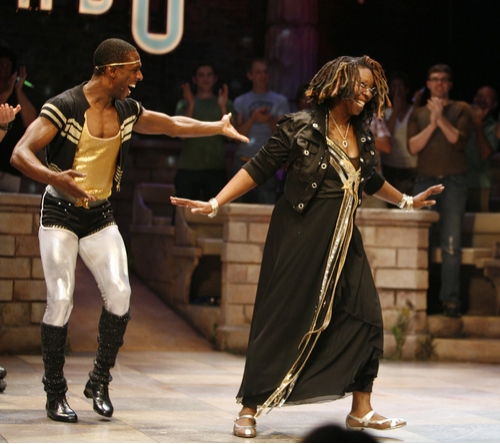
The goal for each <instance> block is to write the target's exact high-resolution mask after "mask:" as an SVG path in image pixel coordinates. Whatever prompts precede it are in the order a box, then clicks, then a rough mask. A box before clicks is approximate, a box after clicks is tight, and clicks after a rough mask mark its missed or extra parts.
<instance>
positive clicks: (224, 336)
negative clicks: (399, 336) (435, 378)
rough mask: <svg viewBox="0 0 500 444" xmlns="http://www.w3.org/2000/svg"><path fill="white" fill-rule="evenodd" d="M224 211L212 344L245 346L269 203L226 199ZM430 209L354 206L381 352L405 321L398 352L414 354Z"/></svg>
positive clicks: (388, 352) (422, 308) (422, 327)
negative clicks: (373, 291)
mask: <svg viewBox="0 0 500 444" xmlns="http://www.w3.org/2000/svg"><path fill="white" fill-rule="evenodd" d="M223 210H224V211H225V213H226V220H225V225H224V245H223V250H222V257H221V260H222V297H221V301H222V302H221V317H220V321H221V322H220V324H219V326H218V329H217V334H216V346H217V348H219V349H222V350H230V351H233V352H240V353H241V352H245V350H246V346H247V341H248V334H249V329H250V323H251V319H252V313H253V304H254V298H255V293H256V288H257V281H258V276H259V271H260V263H261V258H262V251H263V247H264V242H265V237H266V234H267V229H268V224H269V220H270V217H271V212H272V207H271V206H265V205H242V204H231V205H228V206H227V207H225V208H223ZM437 220H438V215H437V213H435V212H433V211H419V212H415V213H404V212H402V211H400V210H387V209H360V210H358V213H357V217H356V224H357V226H358V227H359V229H360V231H361V234H362V237H363V241H364V245H365V249H366V254H367V256H368V260H369V262H370V266H371V268H372V272H373V275H374V279H375V284H376V286H377V289H378V291H379V294H380V299H381V306H382V312H383V318H384V326H385V330H386V332H385V333H386V334H385V356H387V357H391V356H395V354H396V345H397V344H396V340H395V336H394V335H393V334H392V332H391V329H392V327H394V326H398V324H399V323H401V317H403V320H406V321H407V325H406V326H405V328H406V330H405V335H404V336H405V337H404V339H405V340H404V346H403V347H402V348H403V350H402V357H403V358H414V357H415V355H416V353H417V352H418V348H419V344H420V341H422V340H425V337H426V333H427V322H426V321H427V315H426V309H427V299H426V298H427V288H428V245H429V235H428V232H429V227H430V224H431V223H432V222H435V221H437Z"/></svg>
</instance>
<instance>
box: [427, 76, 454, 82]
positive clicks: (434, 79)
mask: <svg viewBox="0 0 500 444" xmlns="http://www.w3.org/2000/svg"><path fill="white" fill-rule="evenodd" d="M428 81H429V82H432V83H438V82H439V83H448V82H449V81H450V78H449V77H431V78H430V79H428Z"/></svg>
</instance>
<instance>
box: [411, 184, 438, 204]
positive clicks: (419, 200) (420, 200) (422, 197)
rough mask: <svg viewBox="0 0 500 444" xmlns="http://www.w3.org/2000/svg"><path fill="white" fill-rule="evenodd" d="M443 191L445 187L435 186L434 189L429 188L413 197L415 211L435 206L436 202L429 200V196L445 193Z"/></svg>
mask: <svg viewBox="0 0 500 444" xmlns="http://www.w3.org/2000/svg"><path fill="white" fill-rule="evenodd" d="M443 190H444V186H443V185H441V184H440V185H433V186H432V187H429V188H427V189H426V190H425V191H422V192H421V193H419V194H417V195H416V196H414V197H413V208H414V209H415V210H418V209H419V208H423V207H430V206H432V205H435V204H436V201H435V200H427V198H428V197H429V196H432V195H433V194H440V193H442V192H443Z"/></svg>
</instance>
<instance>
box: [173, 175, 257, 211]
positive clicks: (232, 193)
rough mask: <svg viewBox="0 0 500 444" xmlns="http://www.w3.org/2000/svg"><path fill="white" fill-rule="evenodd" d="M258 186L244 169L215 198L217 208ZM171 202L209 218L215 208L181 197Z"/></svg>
mask: <svg viewBox="0 0 500 444" xmlns="http://www.w3.org/2000/svg"><path fill="white" fill-rule="evenodd" d="M256 185H257V184H256V183H255V181H254V180H253V179H252V178H251V176H250V174H248V173H247V172H246V171H245V170H244V169H243V168H242V169H241V170H239V171H238V172H237V173H236V174H235V176H234V177H233V178H232V179H231V180H230V181H229V182H228V183H227V185H226V186H225V187H224V188H223V189H222V190H221V191H220V193H219V194H217V196H215V199H216V200H217V204H218V205H217V206H218V207H221V206H222V205H224V204H227V203H229V202H231V201H233V200H234V199H236V198H238V197H240V196H242V195H243V194H245V193H246V192H247V191H250V190H251V189H252V188H254V187H255V186H256ZM170 201H171V202H172V204H174V205H177V206H179V207H189V208H191V212H192V213H198V214H203V215H204V216H208V215H209V214H210V213H212V211H213V207H212V204H211V203H210V202H203V201H200V200H189V199H182V198H179V197H171V198H170Z"/></svg>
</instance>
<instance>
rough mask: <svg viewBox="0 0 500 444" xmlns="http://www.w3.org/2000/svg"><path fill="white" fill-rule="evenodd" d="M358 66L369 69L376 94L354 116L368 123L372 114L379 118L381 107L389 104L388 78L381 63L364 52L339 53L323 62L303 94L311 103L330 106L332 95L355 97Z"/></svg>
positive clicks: (351, 98) (381, 114)
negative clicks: (330, 59) (342, 54)
mask: <svg viewBox="0 0 500 444" xmlns="http://www.w3.org/2000/svg"><path fill="white" fill-rule="evenodd" d="M359 68H368V69H369V70H370V71H371V72H372V74H373V79H374V86H375V87H376V88H377V94H376V95H375V96H374V97H373V98H372V99H371V100H370V101H369V102H368V103H367V104H366V105H365V107H364V108H363V111H362V112H361V114H360V115H359V116H357V119H361V120H362V121H365V122H370V121H371V119H372V117H373V115H374V114H376V115H377V117H379V118H382V116H383V111H384V108H385V107H388V106H391V102H390V100H389V87H388V86H387V79H386V77H385V74H384V70H383V69H382V66H381V65H380V64H379V63H378V62H376V61H375V60H373V59H371V58H370V57H368V56H366V55H364V56H362V57H349V56H342V57H338V58H336V59H334V60H332V61H330V62H328V63H326V64H325V65H324V66H323V67H322V68H321V69H320V70H319V71H318V72H317V73H316V75H315V76H314V77H313V79H312V80H311V82H310V83H309V88H308V89H307V91H306V96H307V97H308V98H309V101H310V102H311V103H312V104H313V105H321V104H325V105H326V106H329V105H331V102H332V101H333V99H334V97H339V98H341V99H346V100H354V97H355V95H356V93H355V90H356V88H355V86H356V83H359V82H360V80H361V78H360V75H359ZM353 117H354V116H353Z"/></svg>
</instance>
